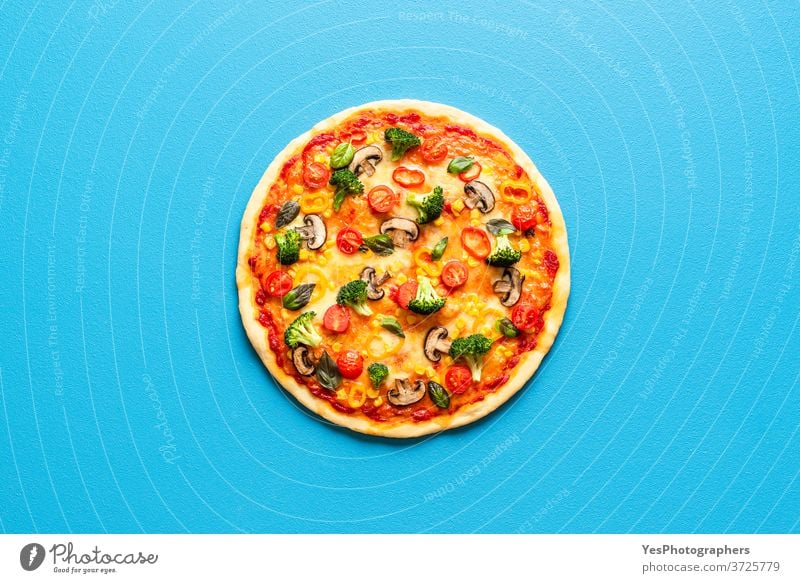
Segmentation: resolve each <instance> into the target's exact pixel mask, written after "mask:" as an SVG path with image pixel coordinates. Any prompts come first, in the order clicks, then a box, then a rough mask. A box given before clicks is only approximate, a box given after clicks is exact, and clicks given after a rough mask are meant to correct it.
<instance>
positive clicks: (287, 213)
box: [275, 200, 300, 229]
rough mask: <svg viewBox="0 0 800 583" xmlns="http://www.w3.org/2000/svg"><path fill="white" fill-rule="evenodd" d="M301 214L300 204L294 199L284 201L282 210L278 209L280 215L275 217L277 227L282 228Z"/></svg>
mask: <svg viewBox="0 0 800 583" xmlns="http://www.w3.org/2000/svg"><path fill="white" fill-rule="evenodd" d="M299 214H300V205H299V204H297V203H296V202H295V201H293V200H287V201H286V202H285V203H283V206H281V208H280V210H279V211H278V215H277V216H276V217H275V228H276V229H280V228H282V227H285V226H286V225H288V224H289V223H291V222H292V221H293V220H295V219H296V218H297V215H299Z"/></svg>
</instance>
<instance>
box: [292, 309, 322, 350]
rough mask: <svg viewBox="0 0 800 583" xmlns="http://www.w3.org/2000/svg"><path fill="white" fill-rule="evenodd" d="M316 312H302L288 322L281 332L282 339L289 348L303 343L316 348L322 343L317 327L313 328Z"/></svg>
mask: <svg viewBox="0 0 800 583" xmlns="http://www.w3.org/2000/svg"><path fill="white" fill-rule="evenodd" d="M316 315H317V313H316V312H314V311H313V310H312V311H310V312H303V313H302V314H300V315H299V316H298V317H297V318H296V319H295V321H294V322H292V323H291V324H289V327H288V328H287V329H286V331H285V332H284V333H283V339H284V341H285V342H286V346H288V347H289V348H297V346H298V345H299V344H305V345H306V346H311V347H312V348H316V347H317V346H319V345H320V344H321V343H322V336H320V335H319V332H317V329H316V328H314V322H312V320H313V319H314V316H316Z"/></svg>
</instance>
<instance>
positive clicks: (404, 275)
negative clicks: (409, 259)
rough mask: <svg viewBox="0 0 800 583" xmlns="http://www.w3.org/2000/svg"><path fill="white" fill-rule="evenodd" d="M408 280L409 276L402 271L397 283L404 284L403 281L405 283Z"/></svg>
mask: <svg viewBox="0 0 800 583" xmlns="http://www.w3.org/2000/svg"><path fill="white" fill-rule="evenodd" d="M407 281H408V277H407V276H406V274H405V273H401V274H400V275H398V276H397V283H399V284H403V283H405V282H407Z"/></svg>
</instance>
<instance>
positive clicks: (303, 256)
mask: <svg viewBox="0 0 800 583" xmlns="http://www.w3.org/2000/svg"><path fill="white" fill-rule="evenodd" d="M307 260H308V251H306V250H305V249H300V261H307Z"/></svg>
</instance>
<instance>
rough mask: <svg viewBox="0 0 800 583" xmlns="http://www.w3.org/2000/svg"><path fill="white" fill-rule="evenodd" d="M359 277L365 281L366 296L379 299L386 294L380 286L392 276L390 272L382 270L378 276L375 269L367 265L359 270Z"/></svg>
mask: <svg viewBox="0 0 800 583" xmlns="http://www.w3.org/2000/svg"><path fill="white" fill-rule="evenodd" d="M359 277H360V278H361V280H362V281H366V282H367V297H368V298H369V299H371V300H379V299H381V298H382V297H383V296H384V295H386V292H385V291H384V290H382V289H381V286H382V285H383V284H384V283H386V281H387V280H388V279H389V278H390V277H392V274H391V273H389V272H388V271H384V272H383V275H381V276H380V277H378V276H377V274H376V273H375V269H374V268H372V267H370V266H367V267H365V268H364V269H362V270H361V275H360V276H359Z"/></svg>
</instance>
